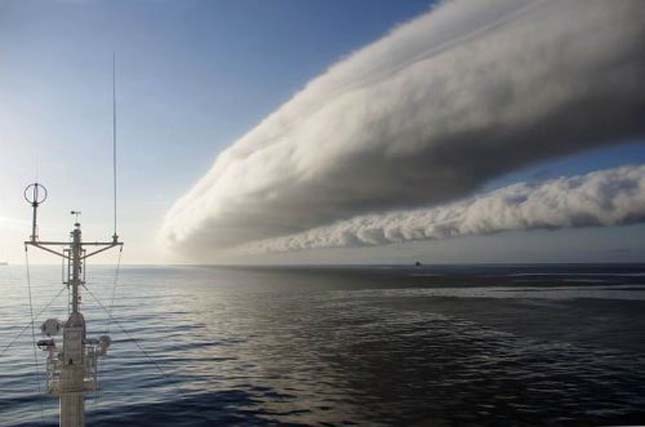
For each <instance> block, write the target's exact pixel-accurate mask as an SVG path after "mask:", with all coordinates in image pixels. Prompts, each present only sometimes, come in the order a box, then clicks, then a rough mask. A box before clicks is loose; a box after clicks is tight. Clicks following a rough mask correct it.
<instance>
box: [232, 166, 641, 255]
mask: <svg viewBox="0 0 645 427" xmlns="http://www.w3.org/2000/svg"><path fill="white" fill-rule="evenodd" d="M643 220H645V166H626V167H621V168H617V169H610V170H605V171H600V172H593V173H590V174H587V175H582V176H575V177H570V178H560V179H555V180H550V181H547V182H544V183H540V184H526V183H519V184H514V185H510V186H508V187H505V188H502V189H499V190H496V191H493V192H491V193H488V194H485V195H480V196H477V197H472V198H468V199H466V200H462V201H459V202H455V203H450V204H447V205H443V206H438V207H435V208H428V209H416V210H409V211H399V212H389V213H386V214H372V215H362V216H358V217H354V218H352V219H350V220H345V221H339V222H337V223H334V224H331V225H328V226H323V227H317V228H313V229H311V230H308V231H306V232H302V233H298V234H294V235H289V236H282V237H278V238H273V239H268V240H264V241H259V242H253V243H250V244H246V245H243V246H241V247H239V248H236V251H237V252H239V253H267V252H288V251H296V250H303V249H319V248H339V247H358V246H374V245H387V244H392V243H401V242H409V241H416V240H444V239H449V238H454V237H460V236H468V235H480V234H492V233H500V232H504V231H517V230H536V229H547V230H554V229H559V228H565V227H593V226H610V225H625V224H633V223H637V222H642V221H643Z"/></svg>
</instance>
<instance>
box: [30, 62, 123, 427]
mask: <svg viewBox="0 0 645 427" xmlns="http://www.w3.org/2000/svg"><path fill="white" fill-rule="evenodd" d="M112 60H113V63H112V72H113V75H112V95H113V103H112V131H113V139H112V142H113V161H114V234H113V235H112V240H107V241H97V242H84V241H83V239H82V233H81V224H80V222H79V219H78V217H79V215H80V214H81V212H79V211H71V212H70V213H71V214H72V215H74V216H75V221H74V228H73V229H72V231H71V232H70V240H69V241H41V240H40V239H39V238H38V224H37V215H38V206H40V205H41V204H42V203H43V202H44V201H45V200H46V199H47V189H46V188H45V187H44V186H43V185H42V184H39V183H37V182H36V183H33V184H30V185H29V186H27V188H25V192H24V196H25V199H26V200H27V202H29V203H30V204H31V206H32V208H33V216H32V223H31V236H29V240H28V241H25V242H24V243H25V250H27V248H28V247H29V246H31V247H34V248H38V249H42V250H43V251H46V252H49V253H50V254H53V255H56V256H58V257H61V258H63V260H64V261H67V262H66V266H65V264H63V269H64V271H63V284H64V285H66V286H67V288H68V293H69V310H68V311H69V317H68V318H67V321H66V322H61V321H59V320H58V319H47V320H46V321H45V322H44V323H43V324H42V326H41V332H42V333H43V335H46V336H47V337H48V339H43V340H40V341H38V347H39V348H40V349H42V350H44V351H47V352H48V357H47V390H48V392H49V393H50V394H52V395H54V396H58V398H59V402H60V415H59V425H60V427H85V393H87V392H91V391H95V390H97V389H98V369H97V360H98V357H99V356H103V355H105V354H106V352H107V349H108V347H109V346H110V342H111V340H110V337H109V336H107V335H102V336H100V337H99V338H98V339H96V338H88V337H87V330H86V325H85V318H84V317H83V314H82V313H81V310H80V308H81V307H80V306H81V293H80V291H81V288H82V287H85V285H86V281H85V278H86V276H85V263H86V260H87V259H88V258H90V257H92V256H94V255H98V254H100V253H102V252H105V251H107V250H109V249H112V248H116V247H119V248H120V249H122V247H123V242H121V241H119V236H118V235H117V232H116V195H117V194H116V184H117V180H116V89H115V77H114V76H115V61H114V57H113V59H112ZM88 247H89V248H91V249H90V252H89V253H88V249H86V248H88ZM108 315H109V313H108ZM61 330H62V334H63V339H62V343H61V344H62V345H61V346H60V347H59V346H57V343H56V342H55V341H54V339H53V338H52V337H53V336H56V335H58V334H60V333H61Z"/></svg>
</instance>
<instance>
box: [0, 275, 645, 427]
mask: <svg viewBox="0 0 645 427" xmlns="http://www.w3.org/2000/svg"><path fill="white" fill-rule="evenodd" d="M113 274H114V271H113V269H111V268H108V267H92V268H91V270H90V271H89V273H88V280H89V285H88V286H89V288H90V289H91V290H92V292H93V293H94V294H95V295H96V296H97V297H98V298H99V299H100V300H101V301H103V303H104V305H106V306H109V305H110V295H111V289H112V280H113V279H112V277H113ZM59 281H60V269H59V268H56V267H44V266H40V267H32V287H33V291H34V292H33V293H34V305H35V311H39V310H40V308H41V307H42V306H43V305H44V304H46V303H47V301H49V300H50V298H51V297H53V296H54V295H55V294H56V293H57V292H58V291H59V289H60V288H61V287H62V285H59V284H58V283H59ZM0 292H1V293H2V294H1V295H2V297H1V298H0V348H1V347H4V346H5V345H6V344H8V343H9V341H10V340H11V338H13V337H14V336H15V335H16V334H17V333H18V332H19V331H20V329H22V327H23V326H24V325H26V324H27V323H28V321H29V306H28V298H27V288H26V281H25V273H24V269H23V268H22V267H14V266H9V267H1V268H0ZM83 302H84V305H83V310H84V312H85V314H86V319H87V322H88V329H89V335H90V336H98V335H100V334H103V333H105V331H106V330H107V329H108V327H109V330H110V334H111V336H112V338H113V344H112V347H111V352H110V354H109V356H108V357H107V358H106V359H104V360H103V362H102V365H101V371H102V373H101V384H102V390H101V391H100V392H98V393H95V394H93V395H89V397H88V399H87V420H88V425H90V426H112V425H123V426H215V425H244V426H246V425H370V426H378V425H419V426H422V425H433V426H434V425H437V426H443V425H446V426H460V425H464V426H466V425H494V426H515V425H554V426H557V425H564V426H568V425H572V426H578V425H580V426H586V425H610V424H645V352H644V350H645V266H643V265H605V266H580V265H558V266H553V265H550V266H549V265H538V266H518V265H516V266H442V267H420V268H414V267H409V268H402V267H385V266H383V267H354V268H304V267H303V268H290V269H279V268H246V269H245V268H214V267H125V268H123V269H122V272H121V280H120V284H119V287H118V289H117V298H116V300H115V304H114V316H115V317H117V318H118V319H119V320H120V322H121V327H122V328H124V329H126V330H127V331H128V332H129V333H130V334H131V335H132V336H134V337H136V338H137V339H138V342H139V345H140V346H141V347H142V348H143V349H144V350H145V351H146V352H147V354H148V356H146V355H145V354H143V353H142V351H141V350H140V349H139V348H138V346H137V345H136V343H135V342H134V341H132V340H131V339H130V338H129V337H128V335H126V334H125V333H123V332H122V330H121V329H120V327H119V326H118V325H116V324H114V323H112V324H111V325H108V322H107V317H106V315H105V313H104V312H103V311H102V310H101V309H100V308H99V307H98V306H97V304H96V303H95V302H94V300H93V299H92V297H91V296H90V295H88V294H87V293H86V294H85V296H84V300H83ZM66 303H67V298H66V292H64V293H63V294H61V296H60V297H59V298H58V299H57V300H56V302H55V303H54V304H53V306H52V307H51V308H50V309H48V310H47V311H46V312H45V313H44V314H43V315H41V316H40V318H39V320H44V319H45V318H47V317H59V318H61V319H62V318H64V317H65V316H66V312H67V308H66ZM39 324H40V321H39V322H38V323H37V325H39ZM37 338H39V337H37ZM31 339H32V337H31V330H30V329H29V330H28V331H27V332H26V333H25V334H24V335H23V336H22V337H21V338H20V339H19V340H18V341H16V343H15V344H14V345H13V346H12V347H11V348H10V349H9V350H8V351H6V352H5V353H3V354H1V355H0V425H2V426H54V425H57V418H56V417H57V401H56V400H55V399H54V398H51V397H47V396H46V395H44V394H43V393H39V391H38V388H39V387H40V389H41V390H42V389H43V388H44V384H43V381H44V368H43V362H44V354H40V352H39V353H38V357H39V365H40V366H39V368H40V373H39V374H38V376H36V375H35V374H34V368H35V366H34V365H35V362H34V356H33V349H32V347H31ZM153 360H154V362H153ZM156 364H158V367H159V368H160V369H161V371H162V372H160V369H158V368H157V366H156Z"/></svg>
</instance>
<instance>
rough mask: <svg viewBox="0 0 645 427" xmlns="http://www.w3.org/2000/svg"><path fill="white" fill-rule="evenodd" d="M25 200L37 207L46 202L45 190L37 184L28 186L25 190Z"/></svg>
mask: <svg viewBox="0 0 645 427" xmlns="http://www.w3.org/2000/svg"><path fill="white" fill-rule="evenodd" d="M24 195H25V200H26V201H27V202H29V204H30V205H32V206H38V205H39V204H41V203H43V202H44V201H45V200H47V188H45V186H44V185H42V184H38V183H37V182H35V183H33V184H29V185H28V186H27V187H26V188H25V193H24Z"/></svg>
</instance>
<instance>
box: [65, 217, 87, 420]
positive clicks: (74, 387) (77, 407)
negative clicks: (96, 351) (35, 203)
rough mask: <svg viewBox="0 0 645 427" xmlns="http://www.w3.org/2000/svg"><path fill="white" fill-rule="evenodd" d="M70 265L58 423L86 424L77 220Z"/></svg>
mask: <svg viewBox="0 0 645 427" xmlns="http://www.w3.org/2000/svg"><path fill="white" fill-rule="evenodd" d="M72 238H73V239H72V244H71V251H70V256H71V261H72V269H71V271H70V276H71V277H69V278H68V280H69V282H68V283H69V285H70V286H71V287H72V289H71V291H72V292H71V294H72V301H71V311H72V313H71V314H70V316H69V319H68V320H67V322H66V323H65V327H64V328H63V351H62V358H61V359H62V366H61V376H60V427H85V347H84V341H85V319H84V318H83V315H82V314H81V313H80V310H79V302H80V299H79V286H80V285H81V277H82V272H81V268H82V263H81V254H82V245H81V228H80V224H79V223H76V224H74V231H72Z"/></svg>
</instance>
